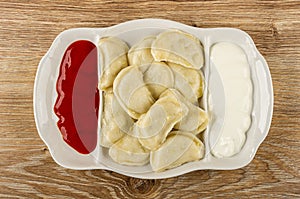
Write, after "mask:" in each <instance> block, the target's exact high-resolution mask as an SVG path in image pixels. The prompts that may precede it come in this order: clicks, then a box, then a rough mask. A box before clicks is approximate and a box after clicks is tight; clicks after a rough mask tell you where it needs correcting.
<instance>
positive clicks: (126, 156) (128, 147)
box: [108, 135, 150, 166]
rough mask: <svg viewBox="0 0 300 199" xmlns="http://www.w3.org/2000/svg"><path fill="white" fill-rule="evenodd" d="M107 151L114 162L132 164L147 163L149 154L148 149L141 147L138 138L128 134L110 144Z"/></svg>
mask: <svg viewBox="0 0 300 199" xmlns="http://www.w3.org/2000/svg"><path fill="white" fill-rule="evenodd" d="M108 153H109V156H110V157H111V158H112V159H113V160H114V161H115V162H117V163H119V164H123V165H132V166H138V165H145V164H147V163H148V162H149V156H150V151H149V150H147V149H145V148H143V146H142V145H141V144H140V143H139V141H138V139H137V138H135V137H132V136H130V135H125V136H124V137H122V138H121V139H120V140H119V141H118V142H116V143H115V144H114V145H112V146H111V147H110V149H109V151H108Z"/></svg>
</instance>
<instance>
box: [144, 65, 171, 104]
mask: <svg viewBox="0 0 300 199" xmlns="http://www.w3.org/2000/svg"><path fill="white" fill-rule="evenodd" d="M144 82H145V84H146V85H147V87H148V89H149V91H150V92H151V94H152V96H153V97H154V98H155V99H157V98H158V97H159V96H160V94H161V93H162V92H164V91H165V90H166V89H167V88H171V87H173V85H174V76H173V72H172V70H171V69H170V67H169V66H168V65H167V64H165V63H163V62H153V63H152V64H151V65H150V66H149V67H148V69H147V70H146V71H145V72H144Z"/></svg>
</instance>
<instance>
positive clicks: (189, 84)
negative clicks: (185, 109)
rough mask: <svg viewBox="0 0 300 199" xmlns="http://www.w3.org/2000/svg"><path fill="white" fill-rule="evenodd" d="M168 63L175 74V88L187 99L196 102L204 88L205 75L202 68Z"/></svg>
mask: <svg viewBox="0 0 300 199" xmlns="http://www.w3.org/2000/svg"><path fill="white" fill-rule="evenodd" d="M168 65H169V66H170V68H171V70H172V71H173V74H174V88H175V89H177V90H178V91H179V92H180V93H181V94H182V95H183V96H184V97H185V98H186V99H187V100H189V101H190V102H192V103H193V104H196V103H197V102H198V98H200V97H202V95H203V90H204V77H203V74H202V72H201V70H194V69H189V68H185V67H183V66H181V65H178V64H174V63H171V62H168Z"/></svg>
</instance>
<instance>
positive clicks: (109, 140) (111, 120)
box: [100, 91, 134, 147]
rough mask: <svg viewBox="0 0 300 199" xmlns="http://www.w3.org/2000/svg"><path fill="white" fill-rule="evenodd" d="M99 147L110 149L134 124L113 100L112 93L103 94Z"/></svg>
mask: <svg viewBox="0 0 300 199" xmlns="http://www.w3.org/2000/svg"><path fill="white" fill-rule="evenodd" d="M103 98H104V103H103V115H102V120H101V134H100V145H101V146H104V147H110V146H111V145H112V144H114V143H115V142H117V141H118V140H119V139H120V138H121V137H123V136H124V135H125V133H128V132H129V131H130V129H131V128H132V126H133V124H134V122H133V120H132V119H131V118H130V116H129V115H128V114H127V113H126V112H125V111H124V110H123V108H122V107H121V106H120V104H119V103H118V101H117V100H116V99H115V97H114V94H113V93H112V91H108V92H105V93H103Z"/></svg>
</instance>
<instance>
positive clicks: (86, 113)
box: [54, 40, 99, 154]
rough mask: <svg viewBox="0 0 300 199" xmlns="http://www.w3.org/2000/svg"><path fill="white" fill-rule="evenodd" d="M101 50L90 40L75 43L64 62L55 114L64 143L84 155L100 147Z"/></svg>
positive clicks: (57, 85)
mask: <svg viewBox="0 0 300 199" xmlns="http://www.w3.org/2000/svg"><path fill="white" fill-rule="evenodd" d="M97 85H98V71H97V48H96V46H95V45H94V44H93V43H92V42H90V41H86V40H79V41H76V42H74V43H72V44H71V45H70V46H69V47H68V48H67V50H66V51H65V54H64V56H63V58H62V61H61V64H60V71H59V76H58V79H57V83H56V90H57V94H58V97H57V99H56V103H55V106H54V112H55V114H56V115H57V117H58V118H59V121H58V122H57V126H58V128H59V130H60V132H61V134H62V137H63V139H64V141H65V142H66V143H67V144H68V145H70V146H71V147H72V148H73V149H75V150H76V151H78V152H79V153H82V154H89V153H90V152H92V151H93V150H94V149H95V147H96V144H97V127H98V110H99V90H98V88H97Z"/></svg>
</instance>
